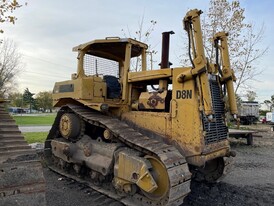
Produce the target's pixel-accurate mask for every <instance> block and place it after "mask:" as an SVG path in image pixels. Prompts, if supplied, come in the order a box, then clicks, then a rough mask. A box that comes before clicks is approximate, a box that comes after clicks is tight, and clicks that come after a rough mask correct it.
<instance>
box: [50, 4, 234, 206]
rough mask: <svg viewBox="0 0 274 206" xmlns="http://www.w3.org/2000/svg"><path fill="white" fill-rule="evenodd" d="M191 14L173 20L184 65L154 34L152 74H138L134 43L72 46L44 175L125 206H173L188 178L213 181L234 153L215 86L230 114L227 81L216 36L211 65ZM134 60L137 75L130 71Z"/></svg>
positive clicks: (196, 16)
mask: <svg viewBox="0 0 274 206" xmlns="http://www.w3.org/2000/svg"><path fill="white" fill-rule="evenodd" d="M200 14H201V11H199V10H196V9H195V10H191V11H189V12H188V13H187V14H186V17H185V18H184V20H183V22H184V28H185V30H186V31H187V33H188V36H189V45H190V49H189V53H190V54H189V56H190V60H191V63H192V67H179V68H170V63H169V60H168V50H169V38H170V34H172V33H173V32H164V33H163V48H162V61H161V64H160V65H161V69H158V70H147V63H146V54H147V49H148V46H147V45H146V44H144V43H141V42H139V41H136V40H134V39H130V38H123V39H121V38H116V37H114V38H106V39H101V40H94V41H91V42H88V43H85V44H81V45H79V46H77V47H74V48H73V51H76V52H78V58H77V59H78V70H77V73H75V74H72V78H71V80H68V81H63V82H57V83H56V84H55V86H54V89H53V99H54V100H53V101H54V106H55V107H60V110H59V112H58V114H57V117H56V119H55V122H54V124H53V126H52V129H51V130H50V133H49V135H48V137H47V140H46V144H45V155H46V157H47V161H48V164H49V166H50V167H51V168H53V169H54V170H55V171H58V172H60V173H62V174H64V175H67V176H70V177H77V178H78V177H82V181H84V180H85V181H87V182H88V184H90V185H91V186H92V187H93V188H95V189H97V190H99V191H100V192H103V193H105V194H107V195H109V196H112V197H114V198H116V199H118V200H120V201H121V202H123V203H125V204H129V205H132V204H135V205H179V204H181V203H182V202H183V199H184V197H185V196H186V195H187V194H188V193H189V192H190V180H191V177H193V178H196V179H200V180H205V181H209V182H214V181H216V180H217V179H219V178H220V177H221V176H222V175H223V173H224V170H225V166H226V161H225V159H227V158H229V157H231V156H233V155H234V153H233V152H232V151H231V150H230V147H229V142H228V140H227V137H228V129H227V125H226V119H225V118H226V117H225V113H226V108H225V101H224V98H225V93H224V92H223V91H224V90H223V88H224V87H225V88H226V91H227V94H228V98H229V104H230V105H229V106H230V110H231V112H232V114H233V115H236V114H237V108H236V104H235V95H234V92H233V80H234V75H233V71H232V69H231V68H230V64H229V59H228V57H229V56H228V49H227V47H225V44H227V42H226V41H225V40H226V35H224V36H223V35H220V34H218V35H216V36H215V46H216V51H218V52H219V51H220V50H221V52H222V55H220V57H221V59H222V64H221V66H220V65H219V64H218V65H216V64H210V63H209V62H207V59H206V57H205V54H204V48H203V41H202V39H203V38H202V32H201V26H200ZM216 56H217V57H218V58H217V59H220V58H219V55H216ZM137 58H138V59H137ZM136 59H137V60H138V61H139V62H140V64H141V69H140V71H135V72H131V69H132V68H131V65H132V62H133V61H134V60H136ZM224 60H225V61H224ZM217 63H218V61H217ZM135 65H136V62H135ZM149 90H151V91H149Z"/></svg>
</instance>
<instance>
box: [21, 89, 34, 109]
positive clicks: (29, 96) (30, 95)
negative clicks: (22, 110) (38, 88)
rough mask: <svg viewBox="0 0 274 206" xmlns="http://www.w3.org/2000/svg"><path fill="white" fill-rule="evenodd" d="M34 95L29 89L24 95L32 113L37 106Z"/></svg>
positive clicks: (24, 99)
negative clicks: (35, 105)
mask: <svg viewBox="0 0 274 206" xmlns="http://www.w3.org/2000/svg"><path fill="white" fill-rule="evenodd" d="M33 95H34V93H31V92H30V91H29V89H28V88H26V89H25V91H24V94H23V101H24V102H25V103H27V104H28V105H29V109H30V113H31V110H32V108H33V106H34V104H35V100H34V98H33Z"/></svg>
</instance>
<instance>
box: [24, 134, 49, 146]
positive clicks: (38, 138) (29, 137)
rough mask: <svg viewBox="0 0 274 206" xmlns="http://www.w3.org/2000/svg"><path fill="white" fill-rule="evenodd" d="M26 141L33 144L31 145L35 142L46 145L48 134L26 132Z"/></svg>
mask: <svg viewBox="0 0 274 206" xmlns="http://www.w3.org/2000/svg"><path fill="white" fill-rule="evenodd" d="M23 135H24V137H25V140H26V141H27V142H28V143H29V144H31V143H35V142H40V143H44V142H45V140H46V138H47V136H48V132H26V133H23Z"/></svg>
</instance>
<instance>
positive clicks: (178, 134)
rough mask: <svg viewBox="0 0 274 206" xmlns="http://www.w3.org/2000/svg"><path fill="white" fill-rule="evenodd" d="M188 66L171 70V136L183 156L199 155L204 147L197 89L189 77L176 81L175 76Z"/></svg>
mask: <svg viewBox="0 0 274 206" xmlns="http://www.w3.org/2000/svg"><path fill="white" fill-rule="evenodd" d="M186 70H189V68H176V69H174V70H173V79H172V82H173V90H172V100H171V101H172V102H171V105H172V106H171V110H172V115H171V116H172V119H171V121H172V138H173V139H174V140H175V141H176V142H177V144H178V145H179V146H180V148H181V150H182V151H183V154H184V155H185V156H194V155H200V154H201V153H202V151H203V148H204V141H203V128H202V123H201V117H200V112H199V99H198V95H197V93H198V91H197V89H196V87H195V82H194V81H193V80H192V79H190V80H188V81H185V82H183V83H178V82H177V76H178V75H180V74H181V73H182V72H185V71H186Z"/></svg>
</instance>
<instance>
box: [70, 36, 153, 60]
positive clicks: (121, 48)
mask: <svg viewBox="0 0 274 206" xmlns="http://www.w3.org/2000/svg"><path fill="white" fill-rule="evenodd" d="M127 43H130V44H131V45H132V47H131V57H137V56H139V55H141V53H142V50H143V49H145V50H146V49H147V48H148V46H147V44H145V43H142V42H139V41H137V40H134V39H131V38H119V37H107V38H105V39H97V40H93V41H90V42H87V43H84V44H80V45H79V46H76V47H74V48H73V49H72V51H84V52H85V53H86V54H90V55H94V56H98V57H102V58H107V59H111V60H114V61H121V60H124V59H125V52H126V45H127Z"/></svg>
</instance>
